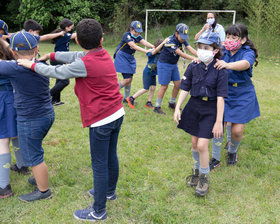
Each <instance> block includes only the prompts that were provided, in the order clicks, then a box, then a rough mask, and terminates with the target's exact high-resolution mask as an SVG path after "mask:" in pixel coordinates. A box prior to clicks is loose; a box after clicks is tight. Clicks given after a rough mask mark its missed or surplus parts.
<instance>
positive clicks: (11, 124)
mask: <svg viewBox="0 0 280 224" xmlns="http://www.w3.org/2000/svg"><path fill="white" fill-rule="evenodd" d="M13 104H14V94H13V91H0V139H2V138H11V137H16V136H17V121H16V117H17V115H16V110H15V108H14V106H13Z"/></svg>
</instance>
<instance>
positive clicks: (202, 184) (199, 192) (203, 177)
mask: <svg viewBox="0 0 280 224" xmlns="http://www.w3.org/2000/svg"><path fill="white" fill-rule="evenodd" d="M209 184H210V177H209V174H200V175H199V181H198V184H197V186H196V188H195V192H194V193H195V195H196V196H199V197H203V196H205V195H206V194H207V193H208V190H209Z"/></svg>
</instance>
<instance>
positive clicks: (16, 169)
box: [10, 164, 30, 175]
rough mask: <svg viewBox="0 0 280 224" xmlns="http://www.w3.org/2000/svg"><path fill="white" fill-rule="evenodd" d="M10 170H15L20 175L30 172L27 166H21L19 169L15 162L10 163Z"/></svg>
mask: <svg viewBox="0 0 280 224" xmlns="http://www.w3.org/2000/svg"><path fill="white" fill-rule="evenodd" d="M10 170H12V171H15V172H18V173H19V174H22V175H29V174H30V171H29V169H28V167H26V166H22V167H21V168H20V169H19V168H18V166H17V164H13V165H11V167H10Z"/></svg>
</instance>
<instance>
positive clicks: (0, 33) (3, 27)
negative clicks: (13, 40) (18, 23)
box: [0, 19, 10, 40]
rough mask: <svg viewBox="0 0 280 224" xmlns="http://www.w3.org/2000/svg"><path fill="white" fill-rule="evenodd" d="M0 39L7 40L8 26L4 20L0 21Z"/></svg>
mask: <svg viewBox="0 0 280 224" xmlns="http://www.w3.org/2000/svg"><path fill="white" fill-rule="evenodd" d="M0 38H2V39H3V40H6V39H9V38H10V36H9V33H8V25H7V23H5V21H4V20H2V19H0Z"/></svg>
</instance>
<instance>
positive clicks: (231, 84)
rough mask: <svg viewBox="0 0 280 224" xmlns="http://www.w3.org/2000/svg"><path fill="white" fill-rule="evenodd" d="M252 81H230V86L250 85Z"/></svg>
mask: <svg viewBox="0 0 280 224" xmlns="http://www.w3.org/2000/svg"><path fill="white" fill-rule="evenodd" d="M251 84H252V82H241V83H237V82H235V83H228V85H229V86H233V87H240V86H249V85H251Z"/></svg>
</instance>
